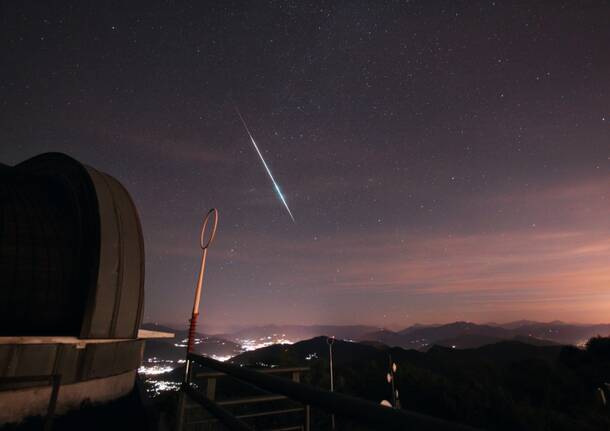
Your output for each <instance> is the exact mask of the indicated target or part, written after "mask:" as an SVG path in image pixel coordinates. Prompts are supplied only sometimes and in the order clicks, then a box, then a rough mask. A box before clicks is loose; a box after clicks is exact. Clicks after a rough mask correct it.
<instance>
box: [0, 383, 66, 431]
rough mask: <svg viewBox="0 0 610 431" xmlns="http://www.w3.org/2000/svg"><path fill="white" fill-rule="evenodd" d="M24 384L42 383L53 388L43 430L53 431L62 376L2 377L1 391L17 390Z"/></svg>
mask: <svg viewBox="0 0 610 431" xmlns="http://www.w3.org/2000/svg"><path fill="white" fill-rule="evenodd" d="M22 383H41V384H42V385H50V386H51V394H50V396H49V405H48V407H47V414H46V416H45V418H44V422H43V428H42V429H43V430H44V431H51V429H52V428H53V419H54V417H55V407H56V406H57V398H58V397H59V387H60V386H61V374H44V375H38V376H12V377H0V390H3V389H11V390H14V389H17V388H16V387H15V385H21V384H22ZM7 386H8V388H5V387H7ZM36 386H37V385H36ZM30 387H31V386H29V385H28V386H24V387H23V389H26V388H30ZM19 388H20V387H19Z"/></svg>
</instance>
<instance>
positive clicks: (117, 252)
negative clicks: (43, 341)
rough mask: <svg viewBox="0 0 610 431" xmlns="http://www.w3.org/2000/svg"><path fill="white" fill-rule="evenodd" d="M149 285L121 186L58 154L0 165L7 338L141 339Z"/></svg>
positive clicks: (136, 226)
mask: <svg viewBox="0 0 610 431" xmlns="http://www.w3.org/2000/svg"><path fill="white" fill-rule="evenodd" d="M143 283H144V248H143V244H142V234H141V228H140V222H139V219H138V215H137V211H136V209H135V207H134V205H133V203H132V201H131V199H130V197H129V194H128V193H127V191H126V190H125V189H124V188H123V187H122V186H121V185H120V183H119V182H118V181H116V180H115V179H114V178H112V177H110V176H109V175H107V174H104V173H101V172H98V171H96V170H94V169H92V168H88V167H85V166H84V165H82V164H80V163H79V162H77V161H76V160H74V159H72V158H70V157H68V156H66V155H63V154H59V153H48V154H43V155H40V156H37V157H34V158H32V159H29V160H27V161H25V162H23V163H20V164H19V165H17V166H15V167H8V166H4V165H2V166H0V335H73V336H80V337H82V338H133V337H135V336H136V335H137V330H138V327H139V324H140V319H141V311H142V305H143Z"/></svg>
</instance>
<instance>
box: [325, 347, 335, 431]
mask: <svg viewBox="0 0 610 431" xmlns="http://www.w3.org/2000/svg"><path fill="white" fill-rule="evenodd" d="M326 342H327V343H328V356H329V358H330V360H329V363H330V391H331V392H335V379H334V372H333V343H334V342H335V339H334V338H333V337H329V338H327V339H326ZM330 419H331V422H332V429H335V414H334V413H333V414H332V415H331V417H330Z"/></svg>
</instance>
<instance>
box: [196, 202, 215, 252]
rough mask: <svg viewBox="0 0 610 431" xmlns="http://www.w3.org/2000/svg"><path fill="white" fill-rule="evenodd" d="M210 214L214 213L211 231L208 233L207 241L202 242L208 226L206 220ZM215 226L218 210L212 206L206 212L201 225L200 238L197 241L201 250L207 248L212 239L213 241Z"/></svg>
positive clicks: (208, 219)
mask: <svg viewBox="0 0 610 431" xmlns="http://www.w3.org/2000/svg"><path fill="white" fill-rule="evenodd" d="M212 214H214V222H213V223H212V233H211V234H210V238H209V239H208V242H207V243H204V242H203V241H204V239H205V231H206V228H207V226H208V222H209V221H210V216H211V215H212ZM217 227H218V210H217V209H216V208H212V209H211V210H210V211H208V213H207V214H206V216H205V218H204V219H203V225H202V226H201V238H200V239H199V243H200V245H201V249H202V250H205V249H206V248H208V247H209V246H210V244H212V241H214V237H215V236H216V228H217Z"/></svg>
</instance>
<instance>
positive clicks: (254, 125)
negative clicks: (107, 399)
mask: <svg viewBox="0 0 610 431" xmlns="http://www.w3.org/2000/svg"><path fill="white" fill-rule="evenodd" d="M608 16H610V3H608V2H605V1H598V2H562V1H540V2H502V1H496V2H490V1H455V2H445V1H423V0H422V1H418V0H413V1H400V2H399V1H387V2H372V1H320V2H309V1H270V2H262V1H257V2H235V1H217V2H207V1H201V2H190V3H187V2H180V1H164V2H149V1H146V2H135V1H134V2H131V1H130V2H116V3H111V2H105V3H104V4H103V5H102V4H101V3H99V2H93V1H83V2H74V4H73V5H68V4H63V5H60V4H58V3H53V4H52V5H51V4H50V3H49V4H46V2H38V3H34V2H32V3H29V2H2V3H0V56H1V57H0V58H1V61H0V62H1V64H2V67H1V68H0V160H1V161H2V162H3V163H8V164H15V163H18V162H20V161H22V160H24V159H26V158H28V157H31V156H33V155H35V154H38V153H41V152H46V151H61V152H65V153H67V154H69V155H71V156H73V157H75V158H77V159H78V160H80V161H82V162H83V163H86V164H89V165H92V166H94V167H96V168H98V169H100V170H103V171H105V172H107V173H109V174H111V175H113V176H115V177H116V178H117V179H119V180H120V181H121V182H122V183H123V184H124V185H125V186H126V187H127V189H128V190H129V191H130V193H131V195H132V197H133V199H134V200H135V202H136V205H137V207H138V209H139V213H140V217H141V221H142V225H143V229H144V235H145V245H146V253H147V259H146V264H147V268H146V312H145V320H147V321H157V322H164V323H176V322H181V323H184V324H186V321H187V319H188V318H189V315H190V309H191V307H192V300H193V293H194V287H195V283H196V277H197V270H198V266H199V256H200V250H199V245H198V235H199V229H200V224H201V220H202V216H203V215H204V214H205V213H206V212H207V210H208V209H209V208H211V207H217V208H218V209H219V211H220V224H219V230H218V235H217V238H216V242H215V243H214V244H213V246H212V247H211V248H210V251H209V259H208V271H207V273H206V279H205V286H204V293H203V297H202V310H201V312H202V315H201V318H200V319H201V320H202V321H203V323H202V324H203V325H204V326H205V327H206V328H208V329H210V330H223V329H226V328H228V327H231V326H234V325H252V324H265V323H280V324H281V323H294V324H314V323H320V324H353V323H360V324H371V325H379V326H385V327H393V328H399V327H404V326H407V325H410V324H413V323H415V322H420V323H430V322H440V323H442V322H450V321H454V320H470V321H475V322H487V321H508V320H513V319H520V318H529V319H538V320H553V319H562V320H567V321H574V322H585V321H586V322H601V321H606V322H607V321H610V265H609V262H610V235H609V234H610V200H609V199H610V196H609V194H608V188H609V186H610V169H609V168H610V78H609V77H610V55H609V53H610V26H609V25H608ZM235 106H237V107H239V109H240V111H241V113H242V114H243V116H244V119H245V120H246V122H247V123H248V126H249V128H250V130H251V131H252V133H253V135H254V138H255V139H256V141H257V143H258V145H259V146H260V148H261V151H262V153H263V155H264V157H265V158H266V160H267V163H268V164H269V166H270V168H271V170H272V171H273V174H274V176H275V178H276V180H277V181H278V183H279V184H280V186H281V187H282V190H283V192H284V195H285V197H286V200H287V202H288V205H290V208H291V210H292V212H293V213H294V216H295V222H294V223H293V222H292V220H291V219H290V217H289V216H288V214H287V212H286V210H285V208H284V207H283V206H282V203H281V202H280V201H279V199H278V197H277V195H276V194H275V192H274V190H273V186H272V184H271V182H270V180H269V178H268V177H267V174H266V173H265V170H264V168H263V166H262V165H261V163H260V161H259V159H258V156H257V154H256V153H255V151H254V149H253V148H252V145H251V142H250V141H249V138H248V136H247V134H246V133H245V131H244V128H243V126H242V124H241V123H240V120H239V118H238V116H237V115H236V112H235Z"/></svg>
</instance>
